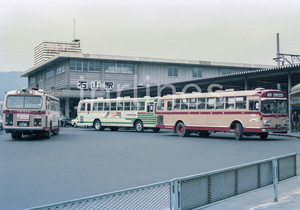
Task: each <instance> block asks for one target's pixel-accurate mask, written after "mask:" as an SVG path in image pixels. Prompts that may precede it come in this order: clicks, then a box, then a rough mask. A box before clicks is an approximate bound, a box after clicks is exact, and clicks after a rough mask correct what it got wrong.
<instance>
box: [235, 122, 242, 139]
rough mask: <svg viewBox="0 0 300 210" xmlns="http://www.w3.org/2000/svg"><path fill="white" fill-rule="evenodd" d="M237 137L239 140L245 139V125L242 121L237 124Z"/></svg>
mask: <svg viewBox="0 0 300 210" xmlns="http://www.w3.org/2000/svg"><path fill="white" fill-rule="evenodd" d="M235 139H236V140H238V141H239V140H242V139H243V127H242V125H241V124H240V123H237V124H235Z"/></svg>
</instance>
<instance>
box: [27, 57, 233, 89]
mask: <svg viewBox="0 0 300 210" xmlns="http://www.w3.org/2000/svg"><path fill="white" fill-rule="evenodd" d="M55 70H56V74H61V73H63V72H65V71H66V66H65V64H64V63H63V62H62V63H59V64H58V65H56V67H51V68H49V69H48V70H47V72H46V78H49V77H53V76H54V71H55ZM70 70H71V71H90V72H101V62H100V61H88V60H75V59H71V60H70ZM104 71H105V72H107V73H124V74H133V63H125V62H104ZM226 74H231V69H222V75H226ZM168 76H169V77H178V66H168ZM192 76H193V78H202V68H201V67H193V69H192ZM32 83H34V82H33V79H32V80H30V84H32Z"/></svg>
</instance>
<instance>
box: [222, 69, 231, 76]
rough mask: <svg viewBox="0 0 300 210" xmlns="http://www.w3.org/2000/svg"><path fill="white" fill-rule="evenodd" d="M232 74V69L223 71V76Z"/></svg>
mask: <svg viewBox="0 0 300 210" xmlns="http://www.w3.org/2000/svg"><path fill="white" fill-rule="evenodd" d="M226 74H231V69H222V75H226Z"/></svg>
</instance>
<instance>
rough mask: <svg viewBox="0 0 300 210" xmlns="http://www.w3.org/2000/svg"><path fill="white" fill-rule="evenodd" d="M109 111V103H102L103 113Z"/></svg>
mask: <svg viewBox="0 0 300 210" xmlns="http://www.w3.org/2000/svg"><path fill="white" fill-rule="evenodd" d="M109 109H110V103H109V102H105V103H104V111H109Z"/></svg>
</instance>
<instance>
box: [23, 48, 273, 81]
mask: <svg viewBox="0 0 300 210" xmlns="http://www.w3.org/2000/svg"><path fill="white" fill-rule="evenodd" d="M65 59H91V60H92V59H101V60H110V61H129V62H149V63H166V64H168V63H172V64H179V65H180V64H186V65H198V66H199V65H200V66H216V67H227V68H247V69H249V68H252V69H259V68H270V67H273V66H271V65H261V64H244V63H230V62H214V61H201V60H184V59H164V58H149V57H134V56H116V55H98V54H83V53H60V54H58V55H55V56H53V57H51V58H49V59H48V60H46V61H44V62H43V63H40V64H38V65H36V66H33V67H32V68H30V69H28V70H26V71H24V72H23V73H22V74H21V77H28V76H30V75H33V74H35V73H36V72H38V71H40V70H42V69H44V68H45V67H50V66H52V65H53V64H54V63H57V62H60V61H63V60H65Z"/></svg>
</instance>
